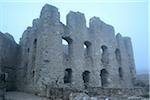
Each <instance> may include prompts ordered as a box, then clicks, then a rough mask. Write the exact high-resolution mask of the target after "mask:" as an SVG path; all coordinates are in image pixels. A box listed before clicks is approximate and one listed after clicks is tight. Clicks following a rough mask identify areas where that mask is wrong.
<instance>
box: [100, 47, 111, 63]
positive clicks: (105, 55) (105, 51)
mask: <svg viewBox="0 0 150 100" xmlns="http://www.w3.org/2000/svg"><path fill="white" fill-rule="evenodd" d="M101 53H102V58H101V61H102V63H103V64H109V53H108V48H107V46H105V45H102V46H101Z"/></svg>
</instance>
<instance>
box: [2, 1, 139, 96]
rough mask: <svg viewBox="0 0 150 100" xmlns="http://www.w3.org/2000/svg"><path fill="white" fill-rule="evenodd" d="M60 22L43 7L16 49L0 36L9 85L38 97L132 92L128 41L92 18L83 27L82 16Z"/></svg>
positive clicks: (71, 15) (70, 16)
mask: <svg viewBox="0 0 150 100" xmlns="http://www.w3.org/2000/svg"><path fill="white" fill-rule="evenodd" d="M66 18H67V19H66V20H67V22H66V25H64V24H63V23H62V22H60V14H59V12H58V9H57V8H56V7H54V6H51V5H48V4H46V5H45V6H44V7H43V8H42V11H41V14H40V17H39V18H37V19H34V20H33V25H32V27H28V28H27V29H26V30H25V31H24V33H23V35H22V38H21V40H20V43H19V45H18V44H16V43H15V42H14V40H13V39H12V38H8V37H7V36H6V35H4V34H2V35H1V34H0V68H2V69H3V68H4V69H5V68H6V70H7V68H8V69H10V70H11V71H13V68H14V69H15V70H14V71H13V72H12V73H10V75H12V77H14V76H13V75H15V76H16V79H14V78H13V79H14V80H15V84H13V83H12V85H13V86H17V87H15V88H16V89H18V90H22V91H28V92H32V93H36V94H40V95H46V94H47V91H49V88H50V87H60V88H62V87H70V88H74V89H84V88H88V87H110V88H130V87H133V85H134V80H135V75H136V74H135V64H134V58H133V50H132V43H131V39H130V38H129V37H122V36H121V34H117V35H115V31H114V28H113V26H111V25H108V24H106V23H104V22H103V21H101V20H100V19H99V18H98V17H93V18H91V19H90V21H89V27H87V26H86V20H85V16H84V14H83V13H80V12H73V11H70V12H69V14H68V15H67V17H66ZM3 35H4V36H3ZM5 37H7V38H5ZM3 40H4V41H6V42H1V41H3ZM63 41H66V42H67V44H63ZM2 51H4V52H7V51H8V53H2ZM6 55H7V56H6ZM3 56H5V57H7V59H5V58H3ZM5 62H6V63H5ZM7 64H8V65H7ZM11 71H10V72H11ZM4 72H5V71H4ZM8 74H9V73H8ZM8 77H9V75H8Z"/></svg>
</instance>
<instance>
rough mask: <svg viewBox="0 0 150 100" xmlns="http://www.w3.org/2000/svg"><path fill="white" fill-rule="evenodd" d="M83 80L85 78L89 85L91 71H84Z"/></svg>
mask: <svg viewBox="0 0 150 100" xmlns="http://www.w3.org/2000/svg"><path fill="white" fill-rule="evenodd" d="M82 78H83V81H84V83H89V81H90V72H89V71H84V72H83V73H82Z"/></svg>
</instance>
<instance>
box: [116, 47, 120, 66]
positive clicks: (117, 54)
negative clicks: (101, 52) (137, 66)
mask: <svg viewBox="0 0 150 100" xmlns="http://www.w3.org/2000/svg"><path fill="white" fill-rule="evenodd" d="M115 55H116V60H117V62H118V64H119V65H121V53H120V50H119V49H118V48H117V49H116V50H115Z"/></svg>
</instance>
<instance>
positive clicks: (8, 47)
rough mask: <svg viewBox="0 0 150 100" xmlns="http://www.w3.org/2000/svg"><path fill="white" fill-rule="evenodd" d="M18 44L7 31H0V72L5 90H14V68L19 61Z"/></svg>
mask: <svg viewBox="0 0 150 100" xmlns="http://www.w3.org/2000/svg"><path fill="white" fill-rule="evenodd" d="M18 55H19V45H17V44H16V42H15V41H14V39H13V37H12V36H11V35H10V34H8V33H5V34H3V33H1V32H0V74H1V75H2V78H3V79H2V82H3V81H5V85H6V86H5V87H6V90H14V89H15V83H16V80H15V78H16V68H17V64H18V63H19V60H18Z"/></svg>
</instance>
